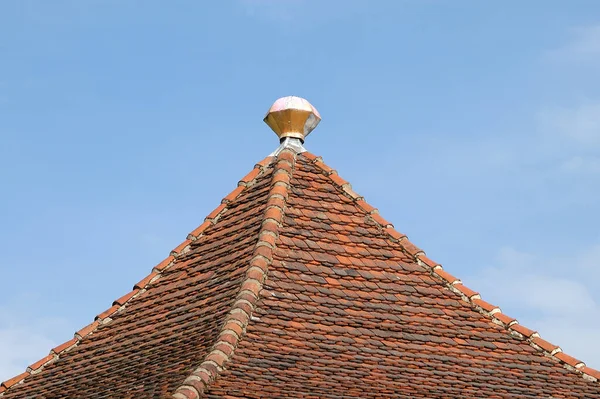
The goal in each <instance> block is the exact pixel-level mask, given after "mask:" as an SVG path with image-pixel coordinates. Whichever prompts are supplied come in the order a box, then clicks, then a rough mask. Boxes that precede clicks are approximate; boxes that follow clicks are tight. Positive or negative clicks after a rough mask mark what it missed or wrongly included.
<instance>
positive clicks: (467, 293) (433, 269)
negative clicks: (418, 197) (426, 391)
mask: <svg viewBox="0 0 600 399" xmlns="http://www.w3.org/2000/svg"><path fill="white" fill-rule="evenodd" d="M302 155H304V156H305V157H306V158H307V159H309V160H310V161H311V163H313V164H314V165H315V166H316V167H318V168H319V169H321V170H322V171H323V172H324V174H325V175H326V176H327V177H329V178H330V180H331V181H332V182H333V183H334V185H336V186H337V187H338V188H340V189H341V190H342V191H344V192H345V193H346V194H347V195H348V196H349V197H350V198H351V199H352V200H353V201H354V202H355V203H356V205H357V206H358V208H360V209H361V210H362V211H364V212H365V214H366V215H367V216H368V217H369V218H371V219H372V220H373V222H375V223H376V224H377V225H379V227H380V228H381V229H382V231H383V232H384V233H386V234H387V235H388V236H389V237H390V241H392V242H394V243H397V244H399V245H400V248H401V249H402V250H403V251H404V252H406V253H407V254H408V255H410V256H411V257H412V258H413V259H414V260H415V261H416V263H417V264H419V265H421V266H423V267H425V268H426V269H429V272H430V274H431V275H432V276H434V277H435V278H437V279H438V280H441V281H442V282H444V283H445V284H446V286H447V288H448V289H449V290H451V291H453V292H454V293H456V294H458V295H459V296H460V297H461V299H462V300H463V301H465V302H467V303H468V304H470V305H471V306H472V307H473V309H475V310H476V311H478V312H479V313H481V314H482V315H484V316H486V317H488V318H489V319H490V320H491V321H492V322H493V323H495V324H498V325H500V326H502V327H504V328H505V329H506V330H507V331H508V332H509V333H510V334H511V335H513V336H515V337H519V338H522V339H524V340H525V341H526V342H527V343H529V345H530V346H531V347H533V348H534V349H536V350H537V351H539V352H542V353H543V354H544V355H545V356H548V357H550V358H552V359H554V360H556V361H557V362H558V363H559V364H561V365H562V366H563V367H564V368H566V369H568V370H570V371H574V372H576V373H577V374H579V375H581V376H582V377H583V378H584V379H586V380H588V381H592V382H599V383H600V371H599V370H596V369H594V368H591V367H588V366H586V364H585V363H584V362H583V361H581V360H578V359H576V358H574V357H572V356H569V355H567V354H566V353H564V352H563V351H562V349H561V348H560V347H559V346H557V345H554V344H552V343H550V342H548V341H546V340H544V339H542V338H541V337H540V335H539V334H538V333H537V332H536V331H533V330H530V329H529V328H527V327H525V326H523V325H521V324H519V322H518V321H517V319H515V318H512V317H510V316H507V315H506V314H504V313H502V310H501V309H500V308H499V307H498V306H495V305H491V304H490V303H488V302H486V301H484V300H483V299H481V295H480V294H479V293H478V292H476V291H473V290H471V289H470V288H468V287H466V286H465V285H463V283H462V281H461V280H459V279H458V278H456V277H454V276H453V275H451V274H450V273H448V272H446V271H445V270H444V269H443V268H442V265H441V264H439V263H437V262H434V261H433V260H431V259H430V258H428V257H427V256H425V251H423V250H421V249H420V248H418V247H417V246H415V245H414V244H413V243H412V242H410V241H409V239H408V236H407V235H406V234H402V233H400V232H398V231H397V230H395V229H394V225H393V224H391V223H390V222H388V221H387V220H385V219H384V218H383V217H381V216H380V215H379V211H378V210H377V208H375V207H373V206H371V205H370V204H368V203H367V202H366V201H365V200H364V197H362V196H360V195H359V194H357V193H356V192H355V191H354V190H352V186H351V185H350V183H349V182H347V181H346V180H344V179H342V178H341V177H340V176H339V175H338V174H337V171H336V170H335V169H332V168H330V167H329V166H327V165H326V164H325V163H324V162H323V158H322V157H320V156H316V155H314V154H312V153H310V152H308V151H307V152H303V153H302Z"/></svg>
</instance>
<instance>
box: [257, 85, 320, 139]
mask: <svg viewBox="0 0 600 399" xmlns="http://www.w3.org/2000/svg"><path fill="white" fill-rule="evenodd" d="M264 121H265V123H266V124H267V125H269V127H270V128H271V129H273V131H274V132H275V134H277V136H278V137H279V141H281V142H283V141H284V139H286V138H288V137H289V138H296V139H299V140H300V141H301V142H302V143H304V138H305V137H306V136H308V135H309V133H310V132H312V131H313V129H314V128H315V127H317V125H318V124H319V122H321V115H319V111H317V109H316V108H315V107H313V106H312V105H311V103H309V102H308V101H307V100H305V99H303V98H300V97H295V96H289V97H282V98H280V99H279V100H277V101H275V103H274V104H273V105H272V106H271V108H270V109H269V112H267V115H266V116H265V118H264Z"/></svg>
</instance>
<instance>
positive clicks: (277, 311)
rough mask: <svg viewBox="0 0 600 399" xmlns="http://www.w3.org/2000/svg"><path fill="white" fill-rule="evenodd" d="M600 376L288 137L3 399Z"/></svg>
mask: <svg viewBox="0 0 600 399" xmlns="http://www.w3.org/2000/svg"><path fill="white" fill-rule="evenodd" d="M599 380H600V372H598V371H596V370H593V369H591V368H589V367H587V366H585V364H584V363H583V362H581V361H579V360H577V359H574V358H573V357H570V356H568V355H566V354H564V353H563V352H562V351H561V349H560V348H559V347H557V346H555V345H553V344H551V343H549V342H547V341H545V340H543V339H542V338H540V337H539V335H538V333H536V332H534V331H532V330H530V329H528V328H526V327H523V326H521V325H520V324H518V322H517V321H516V320H515V319H513V318H511V317H509V316H507V315H505V314H503V313H502V312H501V311H500V309H499V308H498V307H496V306H493V305H491V304H489V303H487V302H485V301H484V300H482V299H481V298H480V295H479V294H478V293H477V292H475V291H473V290H471V289H469V288H467V287H465V286H464V285H463V284H462V283H461V282H460V280H458V279H457V278H455V277H453V276H452V275H451V274H449V273H448V272H447V271H446V270H444V269H443V268H442V266H441V265H439V264H437V263H436V262H434V261H432V260H431V259H429V258H428V257H426V256H425V254H424V252H423V251H421V250H420V249H419V248H417V247H416V246H415V245H413V244H412V243H411V242H410V241H409V240H408V238H407V237H406V236H405V235H404V234H402V233H399V232H398V231H397V230H395V229H394V227H393V226H392V224H391V223H389V222H388V221H386V220H385V219H384V218H383V217H382V216H381V215H380V214H379V213H378V211H377V210H376V209H375V208H373V207H372V206H371V205H369V204H368V203H367V202H365V200H364V199H363V198H362V197H361V196H360V195H358V194H356V193H355V192H354V191H353V190H352V188H351V186H350V184H349V183H348V182H347V181H345V180H344V179H342V178H341V177H340V176H339V175H338V173H337V172H336V171H334V170H333V169H331V168H330V167H329V166H327V165H326V164H325V163H324V162H323V161H322V159H321V158H319V157H316V156H314V155H312V154H310V153H308V152H301V153H297V152H296V151H295V150H294V149H293V148H292V147H290V148H283V149H282V150H281V151H280V152H278V155H276V156H272V157H267V158H266V159H264V160H263V161H261V162H260V163H258V164H257V165H256V166H255V167H254V169H252V171H251V172H250V173H249V174H248V175H247V176H246V177H244V178H243V179H242V180H241V181H240V182H239V185H238V187H237V188H236V189H235V190H234V191H233V192H232V193H230V194H229V195H228V196H226V197H225V198H224V199H223V201H222V203H221V204H220V205H219V206H218V207H217V208H216V209H215V210H214V211H213V212H212V213H210V214H209V215H208V217H207V218H206V220H205V221H204V223H202V225H200V227H198V228H197V229H196V230H195V231H193V232H191V233H190V234H189V235H188V236H187V239H186V240H185V241H184V242H182V243H181V245H179V246H178V247H177V248H175V249H174V250H173V251H172V252H171V254H170V255H169V256H168V257H167V258H166V259H165V260H163V261H162V262H160V263H159V264H158V265H157V266H155V267H154V268H153V269H152V272H151V273H150V274H149V275H148V276H147V277H145V278H144V279H142V280H141V281H140V282H139V283H137V284H136V285H135V286H134V287H133V290H132V291H131V292H130V293H128V294H126V295H124V296H123V297H122V298H120V299H117V300H116V301H115V302H114V303H113V305H112V306H111V307H110V308H109V309H108V310H106V311H105V312H103V313H101V314H100V315H98V316H97V317H96V318H95V320H94V322H93V323H92V324H90V325H89V326H87V327H84V328H83V329H81V330H80V331H78V332H77V333H75V336H74V338H73V339H71V340H70V341H67V342H66V343H64V344H62V345H60V346H58V347H56V348H54V349H52V351H51V352H50V354H49V355H48V356H47V357H45V358H43V359H41V360H40V361H39V362H36V363H34V364H32V365H31V366H30V367H29V368H27V371H26V372H24V373H23V374H21V375H18V376H16V377H14V378H12V379H10V380H8V381H5V382H4V383H2V385H1V388H0V392H2V393H1V394H0V397H1V399H15V398H46V399H51V398H59V397H60V398H65V397H66V398H178V399H195V398H211V399H217V398H219V399H225V398H227V399H233V398H264V397H273V398H384V397H385V398H449V397H451V398H459V397H461V398H462V397H465V398H466V397H471V398H472V397H486V398H508V397H510V398H540V397H552V398H592V397H598V398H600V382H599Z"/></svg>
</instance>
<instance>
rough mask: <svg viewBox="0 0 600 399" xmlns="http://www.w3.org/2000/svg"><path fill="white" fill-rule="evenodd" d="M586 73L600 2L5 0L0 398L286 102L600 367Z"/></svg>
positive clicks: (478, 280)
mask: <svg viewBox="0 0 600 399" xmlns="http://www.w3.org/2000/svg"><path fill="white" fill-rule="evenodd" d="M167 4H168V5H167ZM599 69H600V2H599V1H597V0H588V1H585V0H578V1H551V0H538V1H534V0H531V1H502V2H488V1H480V0H472V1H460V0H454V1H442V0H395V1H356V0H355V1H352V0H344V1H335V0H328V1H322V0H318V1H317V0H296V1H291V0H289V1H285V0H279V1H276V0H271V1H268V0H262V1H260V0H245V1H243V0H230V1H212V2H201V1H193V0H189V1H184V0H176V1H170V2H164V1H154V0H143V1H142V0H139V1H132V0H102V1H100V0H70V1H67V0H56V1H52V2H50V1H46V0H38V1H32V0H13V1H8V0H0V183H1V185H0V280H1V282H0V380H4V379H6V378H9V377H12V376H13V375H16V374H18V373H21V372H22V371H23V370H24V369H25V367H26V366H27V365H28V364H30V363H32V362H33V361H36V360H38V359H39V358H41V357H43V356H45V355H46V354H47V353H48V351H49V350H50V348H52V347H53V346H55V345H57V344H59V343H62V342H64V341H66V340H69V339H70V338H72V334H73V332H74V331H76V330H78V329H79V328H81V327H83V326H85V325H87V324H88V323H90V322H91V321H92V320H93V318H94V316H95V315H96V314H98V313H100V312H102V311H104V310H105V309H106V308H108V307H110V306H111V304H112V301H113V300H114V299H116V298H118V297H120V296H121V295H123V294H125V293H127V292H128V291H129V290H130V289H131V287H132V286H133V284H134V283H136V282H137V281H139V280H140V279H141V278H142V277H144V276H145V275H147V274H148V273H149V272H150V271H151V269H152V267H153V266H154V265H155V264H157V263H158V262H159V261H161V260H162V259H163V258H165V257H166V256H167V255H168V254H169V251H170V250H171V249H172V248H173V247H175V246H176V245H178V244H179V243H180V242H181V241H183V240H184V239H185V237H186V235H187V233H188V232H190V231H191V230H193V229H194V228H195V227H197V226H198V225H199V224H201V223H202V221H203V219H204V217H205V216H206V215H207V214H208V213H209V212H210V211H211V210H212V209H214V208H215V207H216V206H217V205H218V204H219V202H220V200H221V198H222V197H223V196H225V195H226V194H228V193H229V192H230V191H231V190H232V189H234V188H235V186H236V184H237V182H238V180H239V179H240V178H241V177H243V176H244V175H245V174H246V173H247V172H248V171H249V170H250V169H251V168H252V167H253V165H254V163H255V162H257V161H259V160H261V159H262V158H264V157H265V156H266V155H268V154H269V153H270V152H271V151H272V150H274V149H275V148H276V146H277V144H278V143H277V138H276V136H275V135H274V134H273V133H272V132H271V131H270V129H269V128H268V127H267V126H266V125H264V124H263V122H262V117H263V115H264V113H265V112H266V110H267V109H268V108H269V106H270V105H271V104H272V103H273V101H274V100H275V99H277V98H278V97H282V96H286V95H299V96H302V97H305V98H307V99H308V100H309V101H311V103H312V104H314V105H315V106H316V107H317V109H319V111H320V112H321V115H322V117H323V122H322V123H321V125H320V126H319V127H318V128H317V129H316V130H315V131H314V133H313V134H311V136H310V137H309V138H308V140H307V142H306V147H307V148H308V150H309V151H311V152H313V153H315V154H317V155H321V156H323V158H324V160H325V161H326V162H327V163H328V164H329V165H330V166H331V167H333V168H335V169H337V170H338V171H339V173H340V175H341V176H342V177H343V178H345V179H346V180H349V181H350V182H351V183H352V184H353V187H354V188H355V190H356V191H358V192H359V193H360V194H362V195H364V196H365V197H366V199H367V200H368V201H369V202H370V203H371V204H372V205H373V206H376V207H378V208H379V209H380V212H381V214H382V215H383V216H384V217H385V218H386V219H388V220H390V221H392V222H393V223H394V224H395V226H396V228H397V229H398V230H399V231H401V232H404V233H406V234H408V236H409V237H410V238H411V240H412V241H413V242H414V243H415V244H416V245H418V246H420V247H421V248H423V249H424V250H425V251H426V252H427V254H428V256H430V257H431V258H433V259H435V260H436V261H438V262H441V263H442V264H443V265H444V266H445V268H446V269H447V270H448V271H449V272H451V273H452V274H454V275H456V276H458V277H459V278H461V279H462V280H463V281H464V282H465V284H466V285H467V286H469V287H471V288H473V289H475V290H478V291H480V292H481V293H482V297H483V298H484V299H486V300H488V301H489V302H492V303H494V304H496V305H499V306H500V307H501V308H502V310H503V311H504V312H505V313H507V314H508V315H510V316H513V317H516V318H517V319H519V320H520V322H521V324H524V325H525V326H528V327H530V328H532V329H536V330H538V331H540V334H541V336H542V337H544V338H546V339H548V340H549V341H551V342H553V343H555V344H557V345H560V346H561V347H562V348H563V349H564V351H565V352H567V353H569V354H571V355H573V356H576V357H578V358H580V359H582V360H584V361H586V362H587V363H588V365H590V366H593V367H596V368H600V346H599V345H598V336H599V335H600V227H599V226H600V211H599V209H600V206H599V205H600V79H598V72H597V71H598V70H599Z"/></svg>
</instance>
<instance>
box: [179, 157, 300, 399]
mask: <svg viewBox="0 0 600 399" xmlns="http://www.w3.org/2000/svg"><path fill="white" fill-rule="evenodd" d="M296 156H297V153H296V152H295V151H293V150H292V149H290V148H285V149H283V150H282V151H281V152H280V153H279V154H278V155H277V157H276V158H275V166H274V170H273V177H272V180H271V188H270V190H269V194H268V197H267V203H266V207H265V211H264V214H263V217H262V218H263V220H262V225H261V228H260V230H259V232H258V240H257V242H256V245H255V247H254V250H253V253H252V258H251V259H250V263H249V265H248V268H247V269H246V275H245V277H244V280H243V281H242V283H241V285H240V290H239V292H238V294H237V296H236V300H235V302H234V303H233V305H232V307H231V310H230V311H229V313H228V314H227V316H226V317H225V320H224V322H223V325H222V326H221V329H220V332H219V336H218V338H217V340H216V341H215V343H214V344H213V345H212V348H211V350H210V352H208V354H207V355H206V356H205V358H204V360H203V361H202V362H201V363H200V365H199V366H198V367H197V368H196V369H194V371H192V373H191V374H190V375H189V376H188V377H187V378H186V379H185V380H184V381H183V382H182V383H181V385H180V386H179V387H178V388H177V389H176V390H175V392H174V393H173V394H172V395H171V396H170V397H171V398H173V399H200V398H201V397H202V395H203V394H204V392H205V391H206V389H208V387H209V386H210V385H211V383H212V382H214V381H215V380H216V379H217V378H218V377H219V375H220V374H221V372H222V371H223V370H224V369H225V366H226V364H227V363H228V362H229V361H230V360H231V358H232V356H233V354H234V352H235V349H236V348H237V346H238V344H239V343H240V341H241V339H242V337H243V336H244V334H245V332H246V328H247V327H248V324H249V322H250V320H251V319H252V313H253V311H254V309H255V307H256V304H257V302H258V300H259V298H260V296H261V291H262V288H263V284H264V282H265V280H266V278H267V271H268V268H269V266H270V265H271V263H272V262H273V251H274V250H275V244H276V241H277V238H278V236H279V228H280V227H281V225H282V223H283V216H284V208H285V204H286V201H287V197H288V193H289V189H290V181H291V178H292V175H293V171H294V168H295V163H296Z"/></svg>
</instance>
